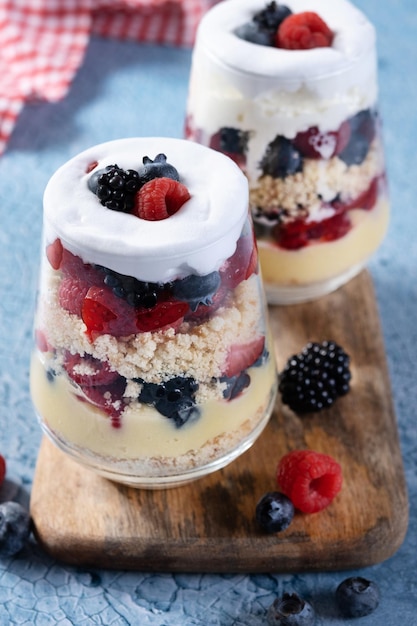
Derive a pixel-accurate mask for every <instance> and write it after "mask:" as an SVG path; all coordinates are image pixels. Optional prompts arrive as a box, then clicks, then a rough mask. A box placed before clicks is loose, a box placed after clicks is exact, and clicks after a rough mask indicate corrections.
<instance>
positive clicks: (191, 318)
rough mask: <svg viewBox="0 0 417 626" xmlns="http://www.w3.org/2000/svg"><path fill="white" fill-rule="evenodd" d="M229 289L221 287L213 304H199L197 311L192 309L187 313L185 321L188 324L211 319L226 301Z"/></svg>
mask: <svg viewBox="0 0 417 626" xmlns="http://www.w3.org/2000/svg"><path fill="white" fill-rule="evenodd" d="M229 291H230V290H229V288H228V287H227V286H226V285H220V287H219V289H218V290H217V291H216V293H215V294H214V296H213V298H212V301H211V304H199V305H198V307H197V309H196V310H195V311H191V309H190V310H189V311H188V312H187V313H186V315H185V318H184V319H185V320H187V322H197V323H201V322H204V321H205V320H207V319H209V317H211V316H212V315H213V313H215V312H216V311H217V309H219V308H220V307H221V306H222V304H223V303H224V301H225V300H226V297H227V294H228V293H229Z"/></svg>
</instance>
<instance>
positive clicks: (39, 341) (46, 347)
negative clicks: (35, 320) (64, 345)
mask: <svg viewBox="0 0 417 626" xmlns="http://www.w3.org/2000/svg"><path fill="white" fill-rule="evenodd" d="M35 343H36V347H37V348H38V350H40V351H41V352H49V351H52V347H51V346H50V344H49V342H48V340H47V338H46V335H45V333H44V332H43V330H40V329H39V328H37V329H36V330H35Z"/></svg>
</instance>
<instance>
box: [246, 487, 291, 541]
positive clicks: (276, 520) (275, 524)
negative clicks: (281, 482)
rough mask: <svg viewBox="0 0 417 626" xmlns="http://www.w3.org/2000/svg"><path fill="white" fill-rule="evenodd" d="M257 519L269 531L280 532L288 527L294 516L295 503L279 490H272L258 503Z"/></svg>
mask: <svg viewBox="0 0 417 626" xmlns="http://www.w3.org/2000/svg"><path fill="white" fill-rule="evenodd" d="M255 517H256V521H257V523H258V524H259V526H260V527H261V528H262V529H263V530H264V531H265V532H267V533H279V532H281V531H282V530H285V529H286V528H288V526H289V525H290V524H291V522H292V520H293V517H294V505H293V503H292V502H291V500H290V499H289V498H287V496H285V495H284V494H283V493H280V492H279V491H270V492H269V493H266V494H265V495H263V496H262V498H261V499H260V500H259V502H258V504H257V505H256V511H255Z"/></svg>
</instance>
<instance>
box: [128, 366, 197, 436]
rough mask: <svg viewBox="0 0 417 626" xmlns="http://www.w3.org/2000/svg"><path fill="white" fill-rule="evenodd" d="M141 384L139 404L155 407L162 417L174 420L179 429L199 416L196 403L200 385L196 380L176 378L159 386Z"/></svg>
mask: <svg viewBox="0 0 417 626" xmlns="http://www.w3.org/2000/svg"><path fill="white" fill-rule="evenodd" d="M139 382H142V383H143V387H142V391H141V393H140V395H139V402H142V403H144V404H149V405H150V406H153V407H155V409H156V410H157V411H158V412H159V413H161V415H163V416H164V417H168V418H169V419H172V420H173V421H174V423H175V425H176V426H177V428H180V427H181V426H183V425H184V424H185V423H186V422H188V421H189V420H190V419H195V418H197V417H198V416H199V414H200V411H199V409H198V408H197V406H196V402H195V394H196V392H197V391H198V383H197V382H196V380H194V378H183V377H181V376H175V377H174V378H170V379H169V380H166V381H165V382H162V383H160V384H159V385H158V384H156V383H145V382H143V381H139Z"/></svg>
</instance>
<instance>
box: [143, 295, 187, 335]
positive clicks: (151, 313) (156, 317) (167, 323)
mask: <svg viewBox="0 0 417 626" xmlns="http://www.w3.org/2000/svg"><path fill="white" fill-rule="evenodd" d="M188 308H189V305H188V303H187V302H179V301H178V300H171V299H169V300H163V301H162V302H157V303H156V305H155V306H154V307H152V309H139V310H138V311H137V318H136V327H137V330H138V331H140V332H143V333H145V332H152V331H156V330H165V329H166V328H168V327H172V326H175V327H177V326H178V325H179V324H180V323H181V322H182V321H183V319H184V315H185V314H186V312H187V311H188Z"/></svg>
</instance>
